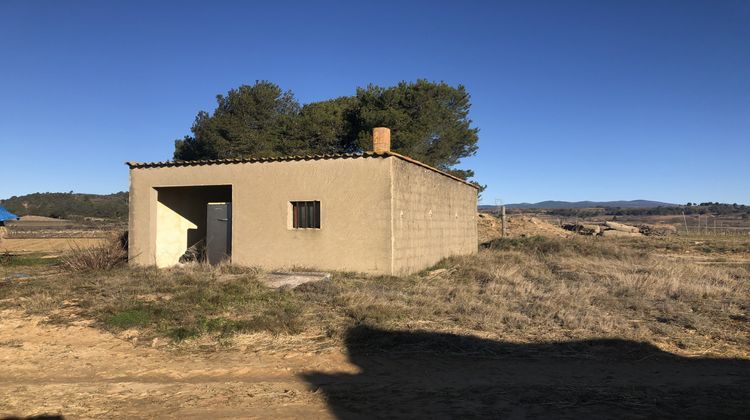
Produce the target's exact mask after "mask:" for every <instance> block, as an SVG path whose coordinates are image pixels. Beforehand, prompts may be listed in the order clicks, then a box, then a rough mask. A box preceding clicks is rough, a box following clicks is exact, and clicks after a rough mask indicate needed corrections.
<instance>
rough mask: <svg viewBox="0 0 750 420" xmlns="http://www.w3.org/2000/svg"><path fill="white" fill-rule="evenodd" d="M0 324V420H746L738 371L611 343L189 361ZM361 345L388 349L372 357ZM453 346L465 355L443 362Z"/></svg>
mask: <svg viewBox="0 0 750 420" xmlns="http://www.w3.org/2000/svg"><path fill="white" fill-rule="evenodd" d="M0 320H2V322H1V323H0V365H1V366H2V375H0V395H2V396H4V398H0V417H4V416H28V415H40V414H59V415H64V416H65V417H66V418H79V417H105V416H106V417H111V416H117V417H168V418H198V417H200V418H222V417H234V418H238V417H242V418H331V417H336V418H342V419H347V418H363V417H365V418H372V417H380V418H394V417H395V418H398V417H402V418H415V417H428V418H465V417H488V416H491V417H503V418H524V417H529V416H531V417H550V416H553V417H556V418H580V417H595V418H617V417H631V418H640V417H658V418H662V417H684V416H685V415H687V416H689V417H704V416H710V415H714V414H715V415H717V416H718V417H722V416H738V415H740V414H741V413H745V414H746V413H747V410H748V409H750V361H747V360H733V359H725V360H720V359H698V358H694V359H690V358H680V357H677V356H674V355H670V354H668V353H663V352H660V351H658V350H657V349H655V348H653V347H652V346H649V345H646V344H643V343H633V342H624V341H621V340H595V341H592V342H577V343H574V342H570V343H554V344H544V345H540V344H509V343H501V342H496V341H491V340H483V339H479V338H467V337H459V336H453V335H446V334H434V333H414V332H401V333H398V332H397V333H393V332H384V331H378V330H371V329H367V328H364V330H362V329H359V330H357V331H352V332H350V334H349V336H348V337H347V338H346V340H345V342H346V346H347V349H348V351H347V352H346V355H345V354H344V353H342V352H340V351H338V350H329V351H325V352H322V353H313V352H307V353H306V352H300V351H293V350H292V351H285V350H283V349H277V350H274V349H272V348H269V349H265V350H263V351H257V349H258V347H257V346H252V345H250V346H243V345H235V346H233V347H232V348H230V349H227V350H213V351H206V352H201V351H199V349H195V348H194V349H192V350H189V351H188V350H186V349H184V348H183V349H181V350H170V349H168V348H160V347H158V346H157V347H153V348H152V347H150V346H143V345H137V346H136V345H133V344H132V343H131V342H129V341H127V340H125V339H123V338H117V337H115V336H113V335H111V334H108V333H105V332H101V331H99V330H97V329H95V328H92V327H91V326H89V322H87V321H84V320H81V321H78V322H75V323H74V324H73V325H68V326H61V325H53V324H46V323H43V322H42V321H43V319H42V318H40V317H32V316H28V315H25V314H23V313H21V312H18V311H15V310H5V311H2V312H0ZM363 337H366V338H368V339H369V340H372V341H371V342H377V343H379V347H378V348H383V347H382V346H385V347H386V348H387V346H388V345H392V346H393V348H392V349H391V350H387V349H386V350H384V351H380V352H376V353H372V352H371V351H370V350H369V349H370V346H369V345H365V346H361V343H362V338H363ZM280 340H282V341H283V339H280ZM240 342H242V340H240ZM357 343H359V344H357ZM389 343H390V344H389ZM425 345H432V346H434V347H435V349H434V351H425V348H424V346H425ZM414 346H416V347H417V348H419V349H420V350H414ZM281 347H283V346H281ZM458 347H465V348H472V349H476V351H475V352H462V353H461V354H460V355H457V354H451V353H450V349H453V348H458ZM253 349H255V350H253ZM446 350H447V351H448V352H447V353H446Z"/></svg>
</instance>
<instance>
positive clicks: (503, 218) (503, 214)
mask: <svg viewBox="0 0 750 420" xmlns="http://www.w3.org/2000/svg"><path fill="white" fill-rule="evenodd" d="M500 220H501V221H502V223H503V238H505V237H506V236H508V232H507V231H506V229H505V206H502V207H501V208H500Z"/></svg>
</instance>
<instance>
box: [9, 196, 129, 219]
mask: <svg viewBox="0 0 750 420" xmlns="http://www.w3.org/2000/svg"><path fill="white" fill-rule="evenodd" d="M0 205H2V206H3V207H5V208H6V209H8V211H10V212H11V213H15V214H17V215H19V216H25V215H29V214H32V215H35V216H47V217H55V218H63V219H75V218H83V217H99V218H105V219H120V220H122V219H127V217H128V193H127V192H118V193H114V194H107V195H99V194H78V193H34V194H28V195H22V196H13V197H11V198H8V199H5V200H0Z"/></svg>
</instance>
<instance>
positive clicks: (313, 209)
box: [292, 201, 320, 229]
mask: <svg viewBox="0 0 750 420" xmlns="http://www.w3.org/2000/svg"><path fill="white" fill-rule="evenodd" d="M292 227H293V228H295V229H320V201H292Z"/></svg>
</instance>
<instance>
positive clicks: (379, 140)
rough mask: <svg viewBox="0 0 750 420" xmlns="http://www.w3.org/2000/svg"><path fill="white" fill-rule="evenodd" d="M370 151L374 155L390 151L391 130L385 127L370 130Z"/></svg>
mask: <svg viewBox="0 0 750 420" xmlns="http://www.w3.org/2000/svg"><path fill="white" fill-rule="evenodd" d="M372 150H374V151H375V153H385V152H390V151H391V129H390V128H386V127H375V128H373V129H372Z"/></svg>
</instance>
